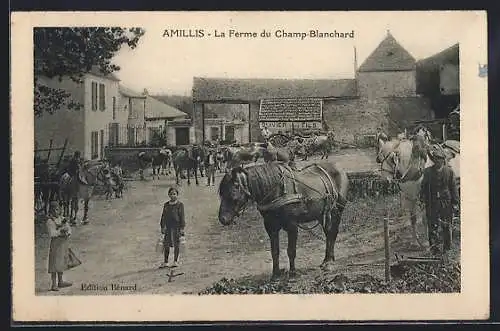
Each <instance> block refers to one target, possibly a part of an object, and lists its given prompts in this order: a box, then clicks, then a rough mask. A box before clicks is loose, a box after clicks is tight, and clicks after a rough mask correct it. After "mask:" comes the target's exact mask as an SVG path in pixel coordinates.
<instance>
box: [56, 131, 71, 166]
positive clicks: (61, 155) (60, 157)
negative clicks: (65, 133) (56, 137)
mask: <svg viewBox="0 0 500 331" xmlns="http://www.w3.org/2000/svg"><path fill="white" fill-rule="evenodd" d="M67 145H68V138H66V139H65V140H64V146H63V148H62V151H61V154H60V155H59V160H57V165H56V169H57V170H59V166H60V165H61V161H62V159H63V156H64V152H65V151H66V146H67Z"/></svg>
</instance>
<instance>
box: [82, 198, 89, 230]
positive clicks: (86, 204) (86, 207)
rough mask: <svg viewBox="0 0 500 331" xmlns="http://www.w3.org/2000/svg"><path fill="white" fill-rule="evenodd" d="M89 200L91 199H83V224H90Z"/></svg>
mask: <svg viewBox="0 0 500 331" xmlns="http://www.w3.org/2000/svg"><path fill="white" fill-rule="evenodd" d="M89 200H90V199H88V198H87V199H84V200H83V219H82V224H89V219H88V217H89Z"/></svg>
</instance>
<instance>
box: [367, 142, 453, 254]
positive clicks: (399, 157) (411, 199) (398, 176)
mask: <svg viewBox="0 0 500 331" xmlns="http://www.w3.org/2000/svg"><path fill="white" fill-rule="evenodd" d="M447 144H453V142H449V141H446V142H445V143H444V144H443V146H445V148H446V145H447ZM446 149H449V148H446ZM427 151H428V146H427V144H426V140H425V137H423V136H420V135H417V136H415V137H414V138H413V139H411V140H410V139H403V140H400V139H392V140H389V141H383V140H379V153H378V154H377V157H376V161H377V163H379V164H380V170H381V172H382V173H383V174H384V177H385V178H386V179H387V180H389V181H396V182H397V183H398V185H399V188H400V191H401V208H402V212H403V213H409V214H410V220H411V227H412V236H413V240H414V241H416V242H417V244H418V245H419V246H420V247H421V248H423V244H422V242H421V240H420V238H419V236H418V234H417V229H416V225H417V215H421V217H422V219H423V216H424V215H423V213H422V212H421V208H420V205H419V195H420V189H421V182H422V178H423V170H424V169H425V168H427V167H430V166H432V165H433V162H432V161H431V160H430V159H429V156H428V153H427ZM447 154H448V155H449V156H448V157H447V162H448V164H449V165H450V167H451V168H452V170H453V172H454V174H455V177H457V178H458V180H457V182H459V178H460V166H459V165H460V164H459V162H460V157H459V153H456V152H455V153H453V152H451V151H448V152H447Z"/></svg>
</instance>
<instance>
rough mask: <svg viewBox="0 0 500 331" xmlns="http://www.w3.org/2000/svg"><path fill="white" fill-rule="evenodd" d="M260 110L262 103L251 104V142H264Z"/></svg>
mask: <svg viewBox="0 0 500 331" xmlns="http://www.w3.org/2000/svg"><path fill="white" fill-rule="evenodd" d="M259 109H260V103H259V102H258V101H254V102H250V120H249V124H250V128H249V136H250V138H249V140H250V142H257V141H264V137H262V133H261V130H260V127H259Z"/></svg>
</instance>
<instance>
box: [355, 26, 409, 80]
mask: <svg viewBox="0 0 500 331" xmlns="http://www.w3.org/2000/svg"><path fill="white" fill-rule="evenodd" d="M415 63H416V62H415V58H414V57H413V56H412V55H411V54H410V53H409V52H408V51H407V50H406V49H404V48H403V46H401V45H400V44H399V43H398V42H397V40H396V39H395V38H394V37H393V36H392V34H391V33H390V32H388V33H387V36H386V37H385V39H384V40H382V41H381V42H380V44H379V45H378V46H377V48H375V50H374V51H373V52H372V53H371V54H370V56H368V57H367V58H366V60H365V61H364V62H363V64H362V65H361V66H360V67H359V69H358V71H359V72H371V71H411V70H415Z"/></svg>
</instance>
